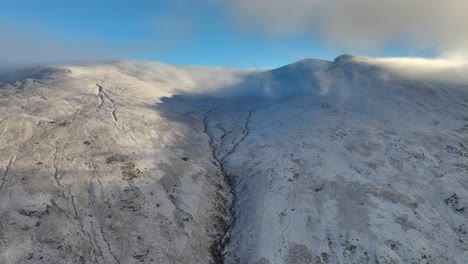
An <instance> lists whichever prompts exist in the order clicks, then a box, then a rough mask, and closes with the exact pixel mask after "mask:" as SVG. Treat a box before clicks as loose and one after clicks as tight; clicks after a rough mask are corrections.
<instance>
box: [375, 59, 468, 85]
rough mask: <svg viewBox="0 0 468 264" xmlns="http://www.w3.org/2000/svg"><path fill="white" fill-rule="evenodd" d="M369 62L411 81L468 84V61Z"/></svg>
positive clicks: (377, 60)
mask: <svg viewBox="0 0 468 264" xmlns="http://www.w3.org/2000/svg"><path fill="white" fill-rule="evenodd" d="M369 61H370V62H371V63H374V64H377V65H379V66H381V67H384V68H386V69H388V70H390V71H391V72H394V73H397V74H399V75H402V76H405V77H408V78H411V79H416V80H427V81H437V82H442V83H454V84H465V85H466V84H468V61H467V60H464V59H423V58H378V59H369Z"/></svg>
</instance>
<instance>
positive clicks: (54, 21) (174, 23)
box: [0, 0, 468, 68]
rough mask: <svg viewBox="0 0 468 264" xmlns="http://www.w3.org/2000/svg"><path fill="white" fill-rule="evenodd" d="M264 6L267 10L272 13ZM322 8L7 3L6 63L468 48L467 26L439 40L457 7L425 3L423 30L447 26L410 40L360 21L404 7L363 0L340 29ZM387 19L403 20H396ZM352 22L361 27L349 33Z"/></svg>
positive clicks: (290, 58)
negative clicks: (466, 45) (433, 23)
mask: <svg viewBox="0 0 468 264" xmlns="http://www.w3.org/2000/svg"><path fill="white" fill-rule="evenodd" d="M417 1H418V0H415V2H417ZM267 2H268V4H269V6H265V3H267ZM320 2H321V1H315V2H313V3H312V2H311V3H304V2H303V1H299V0H294V1H292V2H291V3H290V4H288V5H287V6H288V8H290V9H291V10H290V12H289V13H288V12H283V11H282V10H284V8H285V4H284V3H283V2H282V1H279V0H274V1H266V0H254V1H244V0H242V1H237V2H235V3H232V2H229V1H213V0H201V1H199V2H197V3H193V2H190V1H187V0H172V1H171V0H163V1H157V2H154V1H149V0H144V1H141V2H139V4H131V3H128V2H127V1H123V0H119V1H107V0H104V1H99V2H98V3H94V2H91V1H90V0H84V1H81V2H79V3H78V2H77V3H65V2H63V1H58V0H51V1H47V3H45V4H44V3H39V2H37V1H32V0H19V1H4V2H3V3H2V4H0V17H1V19H0V34H1V35H2V38H3V42H2V43H1V44H0V60H3V61H4V62H7V63H26V62H35V63H50V62H62V61H89V60H94V61H96V60H97V61H98V60H138V61H159V62H162V63H166V64H170V65H192V66H219V67H230V68H277V67H281V66H284V65H287V64H290V63H292V62H296V61H300V60H303V59H307V58H313V59H323V60H333V59H334V58H336V57H338V56H339V55H341V54H353V55H356V56H364V57H373V58H387V57H391V58H394V57H405V58H407V57H411V58H413V57H418V58H438V57H441V56H445V55H447V54H449V55H452V54H454V53H455V54H459V53H460V48H459V47H461V46H463V45H462V44H463V43H465V42H461V44H460V43H459V41H460V40H461V41H465V40H466V39H468V37H466V36H467V34H466V33H464V31H463V29H462V28H461V26H459V28H454V27H453V26H452V28H450V32H449V33H444V34H445V35H446V36H445V35H444V36H445V39H446V40H444V41H442V40H440V39H441V37H440V36H441V34H442V33H440V32H439V31H441V32H445V31H447V30H446V29H445V28H443V27H444V25H445V24H447V25H448V26H451V25H452V23H444V21H445V20H444V18H445V17H447V16H448V15H457V14H452V13H453V10H454V9H457V8H460V7H459V6H457V5H456V3H455V2H452V1H448V2H447V4H446V5H445V6H446V7H447V8H446V10H445V9H441V8H440V7H439V6H438V4H436V2H433V1H428V2H427V3H428V4H427V6H428V7H426V9H429V11H430V12H429V11H427V12H426V11H425V10H422V11H421V10H415V9H414V7H413V9H414V10H409V11H410V12H409V13H411V14H412V15H413V16H415V14H416V15H417V16H416V17H415V18H414V19H413V20H414V22H415V27H416V28H418V29H421V28H425V27H426V26H428V25H429V22H428V21H431V20H430V19H429V18H428V14H432V13H431V12H433V9H434V10H436V9H437V8H438V9H439V10H440V12H439V13H440V14H438V15H437V16H436V17H434V18H433V20H434V21H439V22H440V24H442V25H441V26H440V28H441V29H439V30H435V29H434V30H433V31H434V33H430V34H429V33H428V34H429V35H426V34H422V35H421V36H409V35H411V34H413V33H412V31H410V30H406V29H399V31H398V30H395V29H394V28H392V25H390V24H391V23H389V22H388V21H384V20H383V18H382V19H381V18H373V20H374V21H369V23H368V24H375V26H371V25H367V24H366V25H363V24H362V23H360V22H359V21H358V20H357V17H358V16H361V15H362V12H364V11H365V12H374V13H375V14H378V13H379V12H382V11H381V9H384V8H387V9H388V5H390V6H391V7H395V8H394V9H395V10H399V9H400V8H404V7H406V6H405V5H406V4H405V2H401V1H396V2H395V3H394V4H388V2H387V3H384V4H381V5H380V6H379V5H377V4H372V3H371V2H369V3H367V0H363V1H361V2H362V3H361V2H360V3H361V4H362V5H364V6H365V9H364V10H350V11H349V12H350V14H349V17H346V18H340V19H341V20H342V21H338V22H334V20H328V18H314V19H316V20H314V19H313V17H315V16H317V13H319V12H325V13H326V12H335V11H336V10H338V9H336V7H333V6H327V4H323V3H321V4H322V5H319V3H320ZM337 3H340V1H337ZM341 5H343V6H345V5H346V3H345V2H343V3H341ZM110 6H111V7H112V9H109V7H110ZM431 8H432V9H431ZM327 10H328V11H327ZM401 16H402V17H400V20H407V16H405V15H401ZM389 17H392V18H394V19H397V18H399V17H398V15H397V14H390V16H389ZM335 19H339V18H338V17H335ZM459 19H461V18H458V17H456V19H454V20H459ZM349 21H351V22H353V23H356V24H357V25H355V26H349V25H346V24H349V23H345V22H349ZM327 23H328V24H330V23H332V24H333V23H335V24H333V25H327ZM334 31H336V32H334ZM375 32H378V33H375ZM380 32H382V33H380ZM386 32H388V36H387V35H385V33H386ZM380 35H382V36H380ZM454 35H460V36H457V37H454ZM359 36H360V37H359ZM465 37H466V38H465ZM457 41H458V42H457ZM455 42H457V44H456V45H455V44H453V43H455ZM461 52H463V50H461ZM463 54H464V53H463Z"/></svg>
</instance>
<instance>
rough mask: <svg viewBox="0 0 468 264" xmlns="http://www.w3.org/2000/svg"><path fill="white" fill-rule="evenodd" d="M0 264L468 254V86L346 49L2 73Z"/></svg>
mask: <svg viewBox="0 0 468 264" xmlns="http://www.w3.org/2000/svg"><path fill="white" fill-rule="evenodd" d="M0 165H1V169H0V263H120V264H123V263H262V264H266V263H468V262H467V259H468V246H467V245H468V233H467V229H468V224H467V223H468V209H466V208H468V177H467V175H468V86H466V85H463V84H455V83H448V82H437V81H429V80H421V79H412V78H410V77H404V76H403V75H399V74H397V73H396V72H394V71H390V70H389V69H387V68H385V67H383V66H381V65H380V64H377V63H374V61H373V60H371V59H366V58H360V57H353V56H349V55H343V56H340V57H338V58H337V59H335V60H334V61H322V60H303V61H300V62H296V63H293V64H290V65H287V66H284V67H281V68H278V69H273V70H236V69H228V68H205V67H185V66H170V65H165V64H162V63H156V62H135V61H115V62H106V63H93V64H81V65H80V64H75V65H48V66H47V65H46V66H41V67H36V68H33V69H28V70H22V71H15V72H10V73H4V74H2V75H1V77H0Z"/></svg>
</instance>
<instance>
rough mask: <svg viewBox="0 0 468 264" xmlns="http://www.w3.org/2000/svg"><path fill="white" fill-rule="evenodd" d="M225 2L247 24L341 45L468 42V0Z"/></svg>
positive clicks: (449, 49) (442, 47) (452, 45)
mask: <svg viewBox="0 0 468 264" xmlns="http://www.w3.org/2000/svg"><path fill="white" fill-rule="evenodd" d="M222 5H223V7H224V8H226V9H227V10H228V12H229V13H230V14H231V17H232V18H233V19H234V21H235V23H236V24H238V25H239V26H240V27H241V28H243V29H246V30H251V31H258V30H260V31H262V32H264V33H267V34H270V35H272V36H290V35H303V34H310V35H311V36H318V37H320V38H323V39H324V40H325V41H327V42H328V43H329V44H332V45H334V46H337V47H341V48H342V47H345V48H377V47H380V46H382V45H385V44H388V43H395V42H398V43H402V42H403V43H404V44H405V45H411V47H414V48H421V49H435V50H437V51H439V52H441V53H451V54H452V53H455V52H456V53H458V52H464V50H465V49H466V48H467V47H468V30H466V25H468V15H467V12H466V10H468V1H461V0H445V1H440V0H288V1H285V0H236V1H228V0H225V1H222Z"/></svg>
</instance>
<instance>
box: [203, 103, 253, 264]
mask: <svg viewBox="0 0 468 264" xmlns="http://www.w3.org/2000/svg"><path fill="white" fill-rule="evenodd" d="M222 107H223V105H220V106H218V107H215V108H213V109H210V110H208V111H207V112H205V114H204V116H203V125H204V129H203V132H204V133H205V134H206V135H207V136H208V138H209V139H208V143H209V146H210V149H211V155H212V157H213V159H214V160H215V163H216V166H217V167H218V169H219V171H220V172H221V173H222V175H223V177H224V178H225V179H226V180H227V182H228V184H229V189H230V190H229V191H230V193H231V195H232V201H231V202H230V204H229V212H230V218H231V219H230V222H229V224H228V229H227V231H226V232H225V234H224V236H223V237H222V238H220V239H219V240H218V241H216V242H215V243H216V244H217V245H216V250H217V252H216V253H215V254H216V255H214V256H213V257H214V258H215V262H216V263H224V255H223V251H224V248H225V246H226V244H227V243H228V242H229V239H230V237H231V232H232V228H233V226H234V224H235V223H236V220H237V219H236V214H235V212H234V210H235V205H236V203H237V196H236V193H235V188H234V180H233V179H232V177H231V176H230V175H229V174H228V173H227V171H226V169H225V167H224V166H225V160H226V159H227V158H228V157H229V156H230V155H232V154H233V153H234V152H235V151H236V150H237V148H238V146H239V145H240V144H242V143H243V142H244V141H245V139H246V138H247V136H248V135H249V134H250V128H249V126H250V121H251V119H252V116H253V114H254V111H255V110H256V109H257V108H258V107H259V106H256V107H254V108H252V109H251V110H250V111H249V112H248V114H247V118H246V119H245V122H244V125H243V127H242V137H241V138H240V139H239V141H237V143H236V144H234V146H233V147H232V148H231V149H230V150H229V151H227V153H226V155H224V156H223V157H222V158H220V157H218V155H217V154H216V153H217V152H218V153H219V151H218V148H219V147H218V146H216V144H215V140H214V136H213V135H212V134H211V133H210V129H209V127H208V121H209V118H210V115H211V114H212V113H213V112H214V111H217V110H219V109H220V108H222ZM230 133H232V131H229V132H226V131H224V130H223V135H221V137H220V138H221V139H224V138H225V137H226V136H227V134H230ZM222 145H223V144H222V142H220V147H221V146H222Z"/></svg>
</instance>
